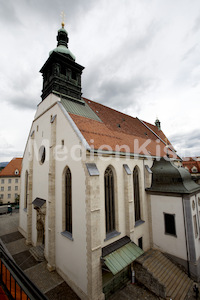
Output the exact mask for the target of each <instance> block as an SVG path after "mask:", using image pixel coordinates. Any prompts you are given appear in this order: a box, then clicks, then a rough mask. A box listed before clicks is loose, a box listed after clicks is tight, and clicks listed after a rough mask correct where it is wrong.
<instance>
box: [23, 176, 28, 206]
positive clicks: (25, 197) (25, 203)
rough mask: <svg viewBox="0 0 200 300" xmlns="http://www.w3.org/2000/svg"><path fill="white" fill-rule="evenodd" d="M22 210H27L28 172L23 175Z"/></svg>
mask: <svg viewBox="0 0 200 300" xmlns="http://www.w3.org/2000/svg"><path fill="white" fill-rule="evenodd" d="M24 193H25V195H24V208H27V204H28V171H26V173H25V191H24Z"/></svg>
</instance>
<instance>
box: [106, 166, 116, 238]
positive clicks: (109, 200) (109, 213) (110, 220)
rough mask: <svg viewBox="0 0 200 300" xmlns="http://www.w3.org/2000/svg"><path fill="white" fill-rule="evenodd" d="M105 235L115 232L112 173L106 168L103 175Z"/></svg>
mask: <svg viewBox="0 0 200 300" xmlns="http://www.w3.org/2000/svg"><path fill="white" fill-rule="evenodd" d="M104 186H105V211H106V233H110V232H112V231H114V230H115V197H114V176H113V171H112V169H111V168H110V167H108V168H107V169H106V171H105V174H104Z"/></svg>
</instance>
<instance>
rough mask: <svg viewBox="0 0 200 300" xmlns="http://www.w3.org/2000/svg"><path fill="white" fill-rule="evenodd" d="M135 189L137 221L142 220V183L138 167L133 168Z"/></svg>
mask: <svg viewBox="0 0 200 300" xmlns="http://www.w3.org/2000/svg"><path fill="white" fill-rule="evenodd" d="M133 190H134V205H135V222H137V221H139V220H141V209H140V183H139V170H138V167H135V168H134V170H133Z"/></svg>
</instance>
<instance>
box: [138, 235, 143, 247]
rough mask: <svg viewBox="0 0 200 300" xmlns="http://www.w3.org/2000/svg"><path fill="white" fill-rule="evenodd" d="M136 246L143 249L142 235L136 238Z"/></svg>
mask: <svg viewBox="0 0 200 300" xmlns="http://www.w3.org/2000/svg"><path fill="white" fill-rule="evenodd" d="M138 246H139V247H140V248H141V249H143V241H142V237H141V238H139V239H138Z"/></svg>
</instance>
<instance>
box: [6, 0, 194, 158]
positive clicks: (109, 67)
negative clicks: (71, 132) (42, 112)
mask: <svg viewBox="0 0 200 300" xmlns="http://www.w3.org/2000/svg"><path fill="white" fill-rule="evenodd" d="M61 11H64V12H65V14H66V20H65V24H66V25H65V28H66V30H67V31H68V34H69V49H70V50H71V52H72V53H73V54H74V55H75V56H76V62H77V63H79V64H81V65H83V66H84V67H85V70H84V72H83V75H82V88H83V96H84V97H86V98H90V99H91V100H94V101H97V102H100V103H102V104H105V105H107V106H110V107H112V108H114V109H117V110H120V111H122V112H124V113H127V114H130V115H131V116H133V117H139V118H140V119H142V120H145V121H147V122H150V123H154V121H155V119H156V117H158V118H159V120H160V121H161V127H162V130H163V131H164V133H165V134H166V135H167V136H168V138H169V139H170V140H171V142H172V143H173V145H174V147H175V148H176V150H177V151H178V153H179V155H181V156H189V155H193V156H194V155H196V156H199V155H200V131H199V127H200V126H199V123H200V118H199V115H200V113H199V112H200V101H199V99H200V1H199V0H110V1H108V0H0V33H1V34H0V39H1V42H0V45H1V47H0V59H1V68H0V109H1V110H0V111H1V114H0V162H2V161H9V160H11V159H12V158H13V157H14V156H22V155H23V151H24V148H25V143H26V140H27V137H28V134H29V130H30V127H31V123H32V120H33V117H34V114H35V111H36V107H37V104H38V103H39V102H40V101H41V98H40V95H41V89H42V76H41V74H40V73H39V70H40V68H41V67H42V66H43V64H44V62H45V61H46V60H47V58H48V55H49V51H50V50H52V49H54V48H55V47H56V35H57V30H58V29H59V28H60V27H61V25H60V23H61V17H60V13H61Z"/></svg>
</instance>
